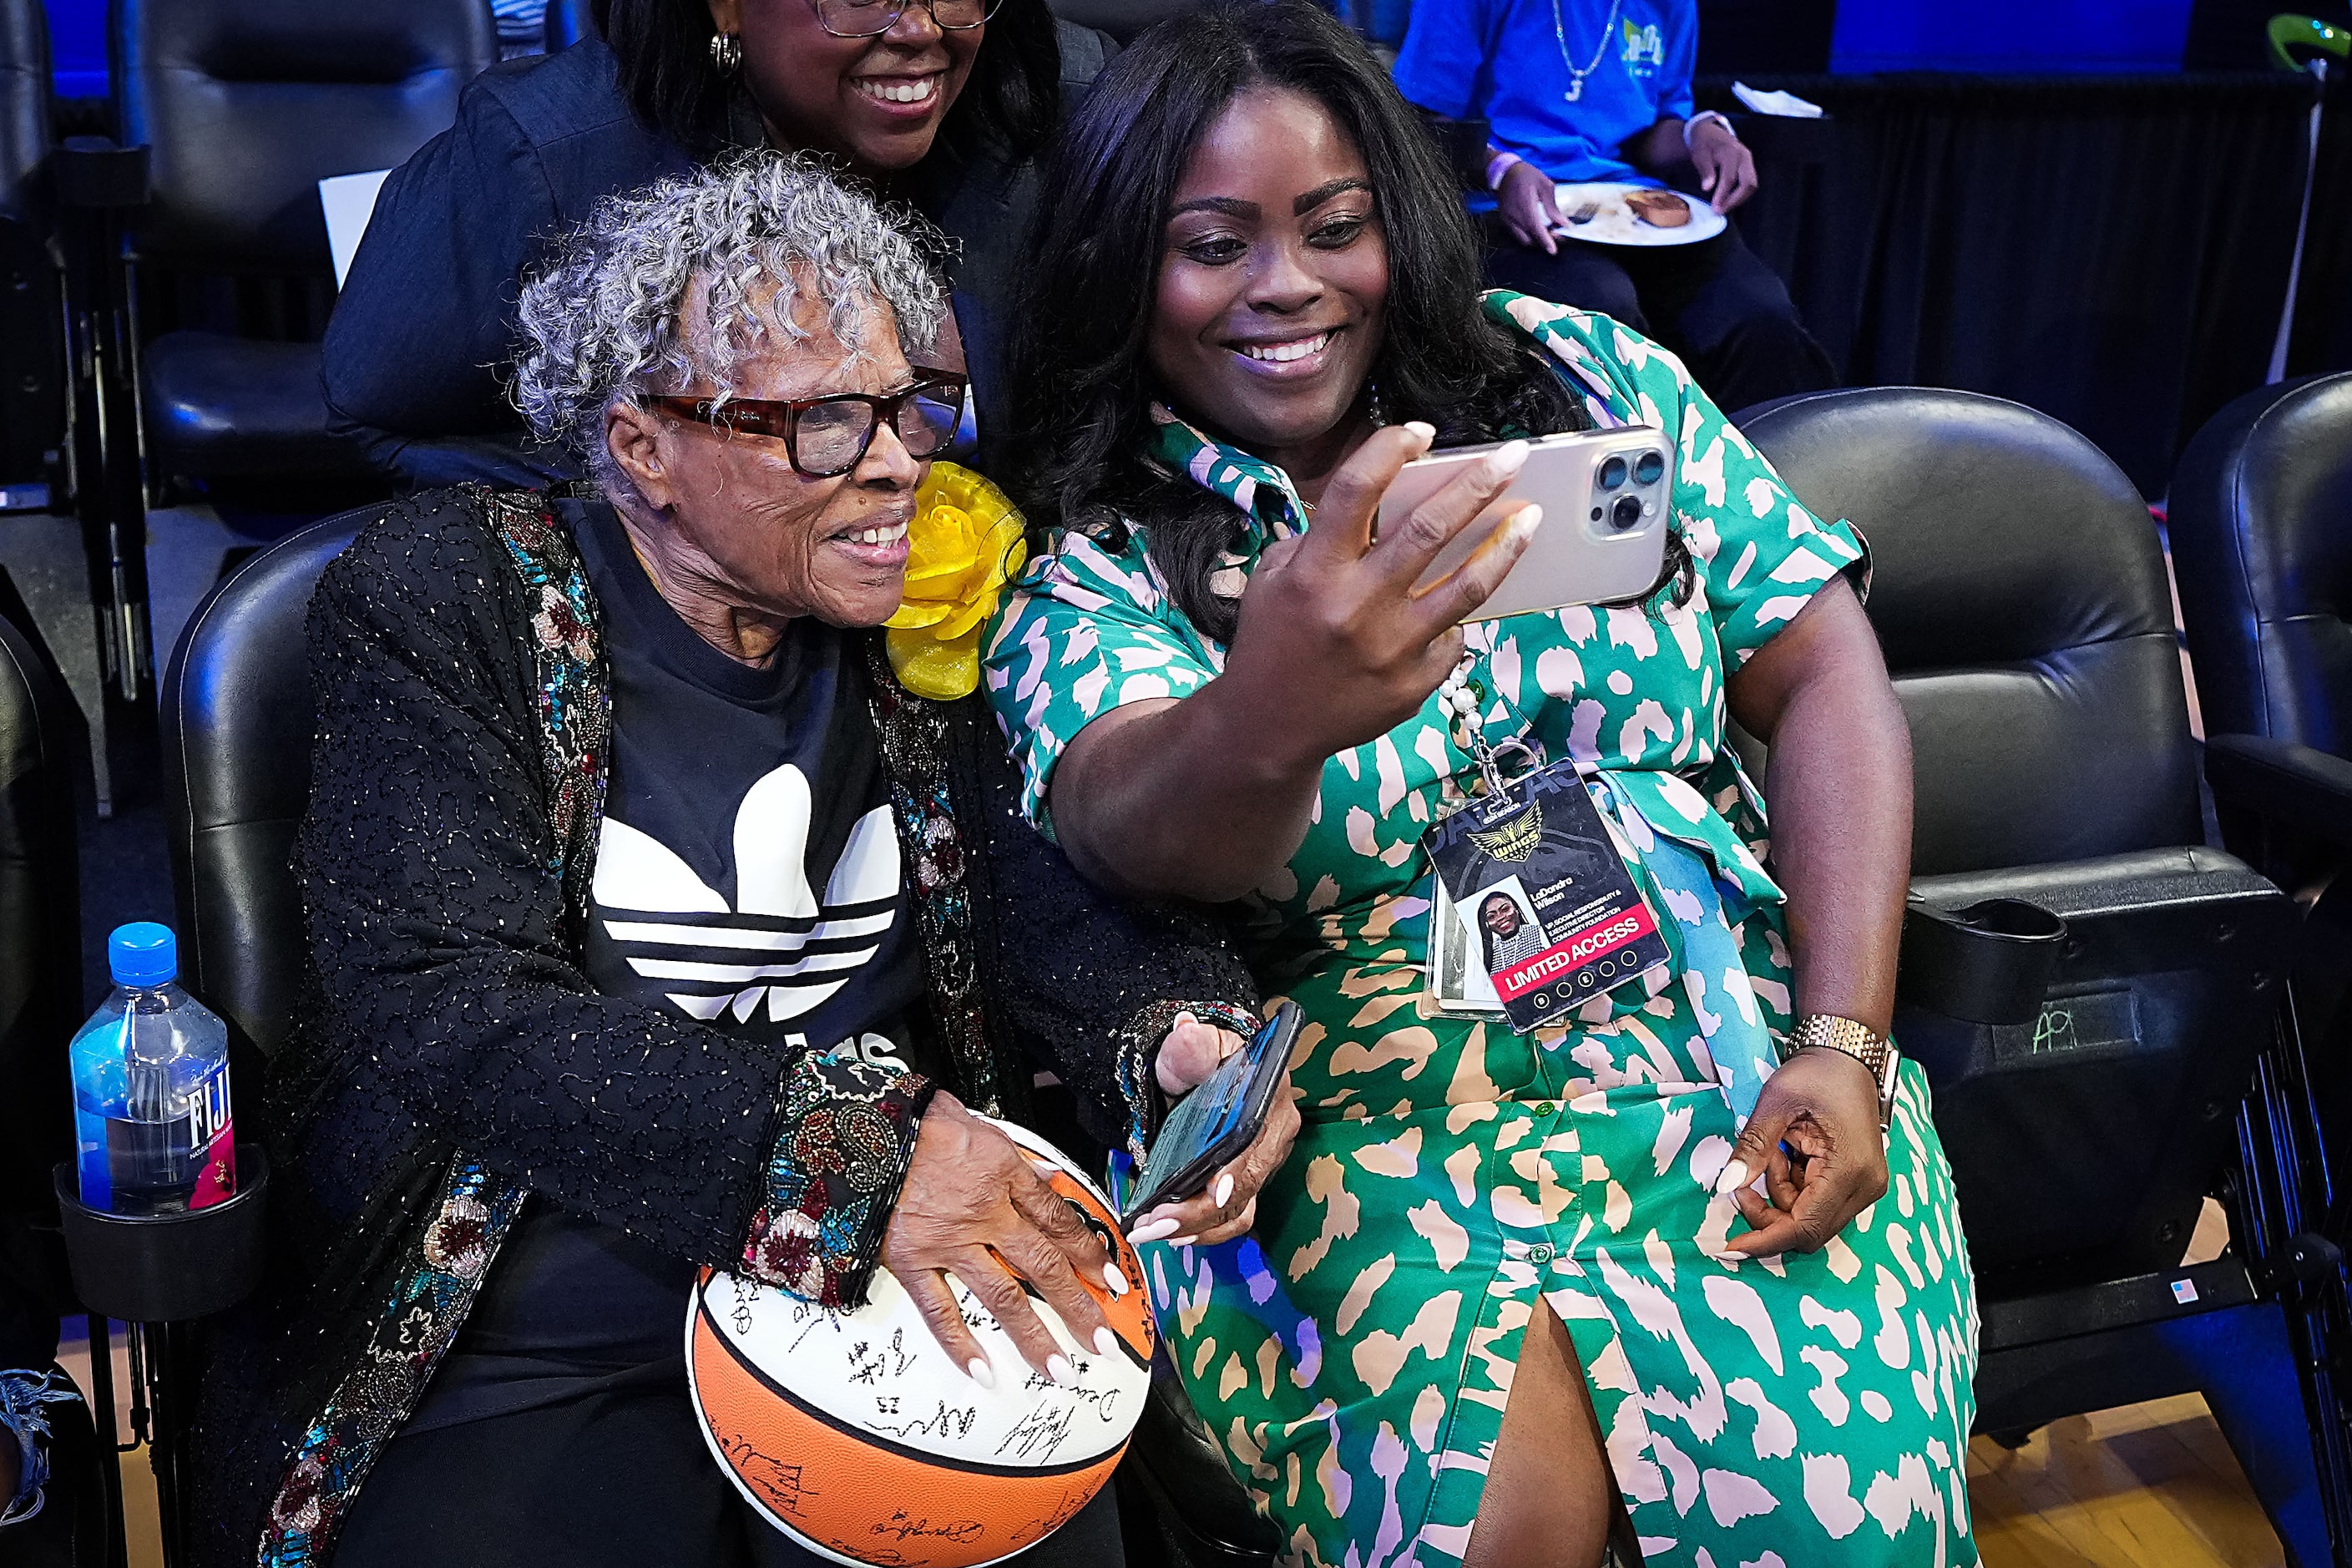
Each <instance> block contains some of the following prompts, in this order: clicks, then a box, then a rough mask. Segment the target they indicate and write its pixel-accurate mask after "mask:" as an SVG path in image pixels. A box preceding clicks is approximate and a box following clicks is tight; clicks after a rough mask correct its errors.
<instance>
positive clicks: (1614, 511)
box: [1380, 425, 1675, 621]
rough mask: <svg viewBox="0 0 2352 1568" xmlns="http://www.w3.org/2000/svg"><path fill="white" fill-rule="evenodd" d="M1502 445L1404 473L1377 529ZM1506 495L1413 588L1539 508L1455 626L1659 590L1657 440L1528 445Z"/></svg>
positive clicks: (1643, 435)
mask: <svg viewBox="0 0 2352 1568" xmlns="http://www.w3.org/2000/svg"><path fill="white" fill-rule="evenodd" d="M1501 444H1502V443H1500V442H1496V443H1492V444H1489V445H1486V446H1479V447H1451V448H1449V449H1447V450H1445V451H1443V452H1433V453H1431V454H1430V455H1429V456H1428V457H1426V458H1421V459H1419V460H1418V461H1416V462H1411V463H1407V464H1406V465H1405V466H1404V468H1403V469H1402V472H1400V473H1399V474H1398V475H1397V477H1396V482H1395V483H1394V484H1391V486H1389V490H1388V494H1386V495H1385V496H1382V497H1381V517H1380V527H1381V528H1382V529H1383V530H1385V529H1387V528H1389V527H1391V526H1392V525H1394V524H1397V523H1401V522H1402V521H1403V520H1404V519H1405V518H1406V517H1408V516H1410V515H1411V514H1412V510H1413V508H1415V507H1417V506H1419V505H1420V504H1421V503H1422V502H1423V501H1425V500H1428V499H1429V498H1430V497H1432V496H1433V495H1435V494H1436V493H1437V492H1438V491H1439V490H1440V489H1444V486H1445V485H1446V483H1447V481H1449V480H1451V479H1454V476H1456V475H1457V474H1459V473H1461V472H1462V470H1463V469H1465V468H1468V467H1469V466H1470V465H1471V464H1473V463H1475V462H1476V461H1477V460H1478V459H1479V458H1483V457H1485V456H1486V454H1487V453H1488V452H1491V451H1493V450H1494V449H1495V447H1496V446H1499V445H1501ZM1674 493H1675V448H1674V443H1672V442H1671V441H1668V440H1667V439H1666V438H1665V437H1664V436H1663V435H1661V434H1660V433H1659V432H1658V431H1657V430H1655V429H1654V428H1652V427H1650V426H1645V425H1632V426H1624V427H1623V428H1622V429H1616V430H1572V431H1570V432H1568V433H1566V434H1564V435H1559V436H1546V437H1541V438H1540V439H1538V440H1535V441H1530V442H1529V443H1528V461H1527V466H1526V467H1525V468H1521V469H1520V470H1519V474H1518V478H1517V479H1513V480H1512V481H1511V484H1510V488H1509V489H1506V490H1505V491H1504V492H1503V493H1502V494H1501V495H1499V496H1497V497H1496V498H1495V499H1494V500H1491V501H1489V502H1487V503H1486V510H1483V511H1481V512H1480V513H1479V514H1478V515H1477V516H1476V517H1475V518H1473V519H1472V520H1471V521H1470V523H1469V525H1468V526H1467V527H1465V528H1464V529H1463V530H1462V531H1461V532H1459V533H1457V534H1455V535H1454V537H1453V539H1452V540H1450V541H1448V542H1447V543H1446V546H1445V548H1444V549H1443V550H1441V551H1439V552H1437V559H1436V560H1434V561H1433V562H1431V563H1430V565H1429V570H1428V571H1427V572H1425V573H1423V574H1422V578H1421V583H1420V584H1419V585H1420V586H1423V587H1425V586H1427V585H1428V584H1431V583H1434V582H1436V581H1437V580H1439V579H1440V578H1442V577H1444V576H1445V575H1446V574H1448V573H1450V572H1452V571H1453V570H1454V568H1455V567H1456V566H1459V565H1461V564H1462V563H1463V562H1465V561H1467V560H1468V559H1469V558H1470V555H1471V552H1474V551H1475V550H1476V549H1477V548H1478V546H1479V545H1481V544H1483V543H1485V542H1486V536H1487V535H1488V534H1490V533H1492V532H1494V531H1495V530H1496V529H1497V528H1499V527H1501V526H1502V523H1503V521H1504V520H1505V519H1506V518H1507V517H1509V516H1510V515H1511V514H1512V513H1514V512H1516V511H1517V510H1519V509H1520V508H1521V507H1523V506H1525V505H1527V504H1528V502H1529V501H1534V502H1535V503H1536V504H1537V505H1538V506H1540V507H1542V508H1543V521H1541V522H1540V523H1538V524H1537V526H1536V536H1535V538H1534V540H1533V541H1531V542H1529V543H1528V548H1527V552H1526V553H1525V554H1523V555H1521V556H1520V557H1519V559H1518V561H1517V563H1516V564H1515V565H1513V566H1512V568H1511V570H1510V572H1509V574H1507V576H1505V577H1504V579H1503V580H1502V582H1501V583H1499V584H1496V588H1495V591H1494V593H1493V594H1492V595H1488V597H1487V599H1486V603H1485V604H1483V605H1479V606H1478V607H1477V608H1476V609H1475V610H1473V611H1471V612H1470V614H1469V615H1467V616H1464V617H1463V619H1465V620H1469V621H1491V620H1494V619H1496V618H1497V617H1499V616H1517V615H1523V614H1526V613H1527V612H1528V611H1531V610H1557V609H1561V608H1563V607H1565V606H1567V605H1598V604H1606V603H1609V602H1611V601H1613V600H1618V599H1632V598H1635V597H1638V596H1639V595H1642V594H1643V593H1645V592H1647V591H1648V589H1649V588H1650V586H1651V585H1652V584H1654V583H1655V582H1657V580H1658V572H1659V569H1660V568H1661V567H1662V566H1663V565H1664V563H1665V555H1666V527H1667V521H1668V517H1669V514H1670V513H1671V512H1672V510H1673V509H1674Z"/></svg>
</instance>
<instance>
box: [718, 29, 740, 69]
mask: <svg viewBox="0 0 2352 1568" xmlns="http://www.w3.org/2000/svg"><path fill="white" fill-rule="evenodd" d="M710 68H711V69H713V70H715V71H717V72H718V73H719V75H720V76H733V75H734V74H735V73H736V72H737V71H739V70H740V69H742V68H743V39H742V37H741V35H740V34H736V33H713V34H711V35H710Z"/></svg>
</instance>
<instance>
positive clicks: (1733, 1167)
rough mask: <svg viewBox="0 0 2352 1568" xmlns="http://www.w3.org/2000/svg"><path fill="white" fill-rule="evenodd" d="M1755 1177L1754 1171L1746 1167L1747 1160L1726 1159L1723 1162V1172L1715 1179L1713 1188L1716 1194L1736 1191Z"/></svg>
mask: <svg viewBox="0 0 2352 1568" xmlns="http://www.w3.org/2000/svg"><path fill="white" fill-rule="evenodd" d="M1755 1179H1756V1173H1755V1172H1753V1171H1751V1170H1749V1169H1748V1162H1747V1161H1745V1160H1728V1161H1726V1162H1725V1163H1724V1166H1723V1174H1721V1175H1719V1176H1717V1177H1716V1179H1715V1190H1716V1192H1717V1194H1729V1193H1736V1192H1738V1190H1739V1189H1740V1188H1742V1187H1744V1186H1746V1185H1747V1184H1748V1183H1750V1182H1752V1181H1754V1180H1755Z"/></svg>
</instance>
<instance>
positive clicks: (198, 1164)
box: [72, 921, 236, 1215]
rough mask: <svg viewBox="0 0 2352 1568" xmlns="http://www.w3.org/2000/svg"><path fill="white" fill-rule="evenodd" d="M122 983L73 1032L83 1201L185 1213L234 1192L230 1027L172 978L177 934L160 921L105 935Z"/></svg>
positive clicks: (121, 1209)
mask: <svg viewBox="0 0 2352 1568" xmlns="http://www.w3.org/2000/svg"><path fill="white" fill-rule="evenodd" d="M106 959H107V966H108V967H109V968H110V969H111V970H112V971H113V973H114V990H113V991H112V993H110V994H109V995H108V996H107V998H106V1004H105V1005H104V1006H101V1007H100V1008H99V1010H98V1011H97V1012H96V1013H95V1014H93V1015H92V1016H91V1017H90V1020H89V1023H87V1024H84V1025H83V1026H81V1032H80V1033H79V1034H78V1035H76V1036H75V1037H74V1039H73V1046H72V1054H73V1081H74V1131H75V1134H76V1139H75V1141H76V1143H77V1145H78V1148H77V1158H78V1161H79V1165H80V1170H81V1201H82V1202H83V1203H84V1204H86V1205H89V1207H91V1208H94V1209H105V1210H110V1211H111V1212H112V1213H115V1214H126V1215H162V1214H178V1213H181V1212H183V1211H184V1210H187V1209H200V1208H204V1207H206V1206H208V1205H213V1204H217V1203H225V1202H226V1201H227V1200H228V1198H229V1197H230V1196H231V1195H232V1194H235V1193H236V1139H235V1138H234V1137H233V1136H232V1135H231V1133H230V1131H229V1104H228V1028H227V1026H226V1025H224V1024H223V1023H222V1022H221V1021H220V1019H219V1018H218V1017H216V1016H214V1015H213V1014H212V1013H211V1012H210V1011H209V1010H207V1009H206V1008H205V1005H203V1004H202V1003H200V1002H198V1001H197V1000H196V999H195V998H194V997H193V996H190V995H189V994H187V993H186V992H184V991H183V990H181V989H180V988H179V987H178V986H177V985H174V984H172V982H173V980H174V979H176V978H177V977H178V975H179V973H180V949H179V943H178V942H177V941H175V940H174V939H173V935H172V929H171V927H169V926H163V925H157V924H156V923H155V922H153V921H138V922H136V923H134V924H131V925H126V926H117V927H116V928H115V930H114V934H113V935H112V936H110V937H109V938H108V939H107V942H106Z"/></svg>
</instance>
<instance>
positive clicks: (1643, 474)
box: [1633, 452, 1666, 485]
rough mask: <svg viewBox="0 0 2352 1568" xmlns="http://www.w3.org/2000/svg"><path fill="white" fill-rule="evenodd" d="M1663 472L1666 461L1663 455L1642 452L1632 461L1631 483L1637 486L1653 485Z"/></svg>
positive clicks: (1660, 453)
mask: <svg viewBox="0 0 2352 1568" xmlns="http://www.w3.org/2000/svg"><path fill="white" fill-rule="evenodd" d="M1665 471H1666V459H1665V455H1664V453H1662V452H1644V453H1643V454H1642V455H1641V457H1639V458H1636V459H1635V460H1634V463H1633V482H1634V483H1635V484H1637V485H1654V484H1656V483H1657V482H1658V479H1659V477H1660V476H1661V475H1663V474H1664V472H1665Z"/></svg>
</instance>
